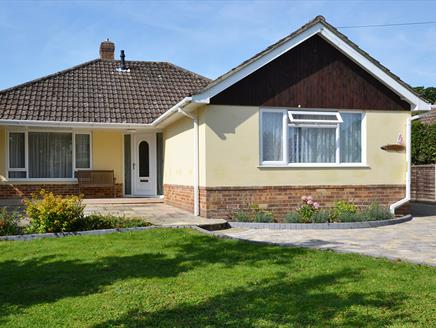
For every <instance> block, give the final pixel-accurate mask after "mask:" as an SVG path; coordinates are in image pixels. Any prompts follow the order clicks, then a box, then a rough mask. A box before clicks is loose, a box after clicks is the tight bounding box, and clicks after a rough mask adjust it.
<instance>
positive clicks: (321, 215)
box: [312, 210, 331, 223]
mask: <svg viewBox="0 0 436 328" xmlns="http://www.w3.org/2000/svg"><path fill="white" fill-rule="evenodd" d="M330 217H331V213H330V211H328V210H319V211H316V212H315V213H313V215H312V223H327V222H330Z"/></svg>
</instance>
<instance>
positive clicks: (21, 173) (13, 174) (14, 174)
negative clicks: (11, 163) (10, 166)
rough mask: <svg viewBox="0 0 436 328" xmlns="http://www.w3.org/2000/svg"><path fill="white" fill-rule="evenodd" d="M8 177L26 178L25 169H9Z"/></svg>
mask: <svg viewBox="0 0 436 328" xmlns="http://www.w3.org/2000/svg"><path fill="white" fill-rule="evenodd" d="M8 177H9V179H24V178H26V171H9V174H8Z"/></svg>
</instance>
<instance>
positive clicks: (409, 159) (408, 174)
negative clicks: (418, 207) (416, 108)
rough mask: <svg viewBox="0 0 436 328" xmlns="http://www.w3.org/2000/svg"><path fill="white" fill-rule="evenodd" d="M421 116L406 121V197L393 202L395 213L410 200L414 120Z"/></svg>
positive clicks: (392, 210)
mask: <svg viewBox="0 0 436 328" xmlns="http://www.w3.org/2000/svg"><path fill="white" fill-rule="evenodd" d="M419 118H421V116H419V115H415V116H411V117H408V118H407V123H406V161H407V172H406V197H404V198H403V199H401V200H399V201H398V202H395V203H393V204H392V205H391V206H390V207H389V208H390V210H391V213H392V214H395V210H396V209H397V208H399V207H400V206H402V205H404V204H406V203H407V202H409V201H410V189H411V186H410V185H411V181H410V180H411V179H410V177H411V171H412V152H411V148H412V121H414V120H417V119H419Z"/></svg>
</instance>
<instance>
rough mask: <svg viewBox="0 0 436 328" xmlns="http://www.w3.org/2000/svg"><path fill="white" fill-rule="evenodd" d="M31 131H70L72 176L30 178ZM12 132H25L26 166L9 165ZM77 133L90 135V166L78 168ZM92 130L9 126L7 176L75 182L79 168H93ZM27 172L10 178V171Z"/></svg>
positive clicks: (20, 179)
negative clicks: (13, 166) (24, 174)
mask: <svg viewBox="0 0 436 328" xmlns="http://www.w3.org/2000/svg"><path fill="white" fill-rule="evenodd" d="M29 132H53V133H56V132H57V133H70V134H71V138H72V147H71V152H72V154H71V155H72V156H71V161H72V165H71V167H72V172H71V173H72V178H29ZM11 133H24V144H25V147H24V149H25V153H24V163H25V168H18V169H17V168H11V167H10V166H9V164H10V163H9V135H10V134H11ZM76 134H87V135H89V145H90V147H89V148H90V149H89V168H76ZM92 153H93V149H92V132H91V131H89V130H71V129H69V130H61V129H38V128H34V129H27V128H24V129H23V128H9V129H7V130H6V156H5V161H6V165H5V167H6V178H7V180H8V181H35V182H44V181H48V182H57V181H59V182H75V181H77V178H75V172H76V171H78V170H92V167H93V158H92ZM14 171H15V172H26V177H25V178H9V172H14Z"/></svg>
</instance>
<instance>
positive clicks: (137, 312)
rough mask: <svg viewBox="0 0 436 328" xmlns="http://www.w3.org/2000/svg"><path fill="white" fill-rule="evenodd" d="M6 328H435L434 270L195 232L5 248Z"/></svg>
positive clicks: (0, 270) (0, 273)
mask: <svg viewBox="0 0 436 328" xmlns="http://www.w3.org/2000/svg"><path fill="white" fill-rule="evenodd" d="M0 254H1V255H0V287H1V292H0V325H3V326H7V327H55V326H66V327H84V326H85V327H107V326H125V327H135V326H137V327H204V326H209V327H225V326H233V327H289V326H296V327H301V326H312V327H328V326H332V327H333V326H334V327H362V326H369V327H381V326H395V327H403V326H410V327H412V326H413V327H416V326H422V327H430V326H432V325H433V326H434V325H435V322H436V310H435V307H436V306H435V305H436V269H435V268H430V267H424V266H417V265H412V264H405V263H393V262H389V261H387V260H380V259H372V258H369V257H362V256H358V255H351V254H336V253H333V252H328V251H314V250H308V249H301V248H282V247H276V246H266V245H259V244H251V243H245V242H238V241H233V240H222V239H217V238H214V237H209V236H207V235H203V234H200V233H198V232H196V231H191V230H177V229H156V230H149V231H143V232H135V233H122V234H110V235H104V236H81V237H68V238H61V239H56V240H54V239H43V240H34V241H30V242H29V241H28V242H0Z"/></svg>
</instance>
